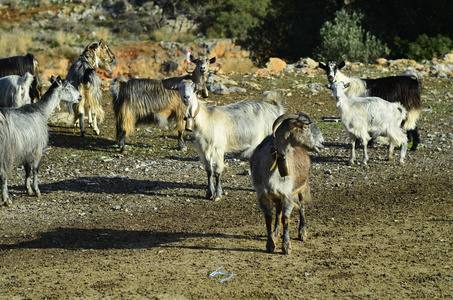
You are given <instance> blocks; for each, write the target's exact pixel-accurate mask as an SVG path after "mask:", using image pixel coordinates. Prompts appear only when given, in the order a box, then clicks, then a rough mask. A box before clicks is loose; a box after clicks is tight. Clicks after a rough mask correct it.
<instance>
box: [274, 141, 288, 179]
mask: <svg viewBox="0 0 453 300" xmlns="http://www.w3.org/2000/svg"><path fill="white" fill-rule="evenodd" d="M269 152H270V153H271V155H272V157H273V158H274V163H273V164H272V166H271V169H270V171H272V170H274V169H275V167H276V166H277V167H278V172H279V173H280V176H281V177H285V176H288V175H290V171H289V167H288V162H287V161H286V157H285V156H284V155H281V154H280V153H278V149H277V147H276V146H275V145H274V143H272V144H271V147H270V149H269Z"/></svg>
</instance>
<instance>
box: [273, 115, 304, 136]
mask: <svg viewBox="0 0 453 300" xmlns="http://www.w3.org/2000/svg"><path fill="white" fill-rule="evenodd" d="M298 117H299V115H298V114H295V113H289V114H283V115H281V116H280V117H278V118H277V119H276V120H275V122H274V125H272V135H273V136H274V137H275V131H277V127H278V126H279V125H280V124H281V123H283V121H285V120H289V119H297V118H298Z"/></svg>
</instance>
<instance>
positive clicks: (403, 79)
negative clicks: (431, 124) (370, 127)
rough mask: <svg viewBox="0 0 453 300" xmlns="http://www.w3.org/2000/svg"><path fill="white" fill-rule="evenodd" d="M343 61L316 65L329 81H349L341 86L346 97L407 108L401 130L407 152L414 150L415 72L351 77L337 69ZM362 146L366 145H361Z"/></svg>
mask: <svg viewBox="0 0 453 300" xmlns="http://www.w3.org/2000/svg"><path fill="white" fill-rule="evenodd" d="M344 66H345V62H344V61H343V62H341V63H339V64H338V63H336V62H334V61H331V62H329V63H328V64H327V65H324V64H323V63H319V67H320V68H322V69H323V70H325V71H326V75H327V79H328V80H329V83H332V82H339V81H342V82H344V83H345V84H346V83H350V86H349V88H347V89H345V91H344V92H345V94H346V96H348V97H368V96H371V97H380V98H382V99H385V100H386V101H389V102H399V103H401V104H402V105H403V107H404V108H405V109H406V111H407V115H406V120H405V121H404V126H403V127H404V130H406V132H407V136H408V138H409V139H410V140H411V141H412V143H413V144H412V147H411V151H415V150H417V146H418V144H419V143H420V135H419V133H418V129H417V120H418V117H419V115H420V111H421V107H422V101H421V91H422V88H421V87H422V85H421V80H420V78H419V77H418V76H417V74H416V73H415V72H405V73H403V75H402V76H389V77H381V78H351V77H347V76H346V75H345V74H343V73H341V72H340V69H341V68H343V67H344ZM364 145H366V144H364Z"/></svg>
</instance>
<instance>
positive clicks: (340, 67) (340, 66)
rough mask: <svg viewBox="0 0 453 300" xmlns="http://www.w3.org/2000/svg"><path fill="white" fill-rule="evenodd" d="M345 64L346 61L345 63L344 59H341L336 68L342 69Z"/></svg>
mask: <svg viewBox="0 0 453 300" xmlns="http://www.w3.org/2000/svg"><path fill="white" fill-rule="evenodd" d="M345 65H346V63H345V62H344V61H342V62H341V63H340V64H339V65H338V69H342V68H343V67H344V66H345Z"/></svg>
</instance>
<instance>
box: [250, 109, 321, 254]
mask: <svg viewBox="0 0 453 300" xmlns="http://www.w3.org/2000/svg"><path fill="white" fill-rule="evenodd" d="M272 131H273V134H272V135H269V136H267V137H266V138H265V139H264V140H263V141H262V142H261V144H259V145H258V147H256V149H255V151H254V152H253V155H252V158H251V159H250V170H251V173H252V182H253V186H254V188H255V190H256V192H257V196H258V203H259V206H260V208H261V210H262V212H263V214H264V217H265V221H266V228H267V244H266V251H267V252H270V253H271V252H274V250H275V247H276V245H275V239H276V237H277V236H278V235H279V233H280V226H281V223H282V222H283V252H284V253H285V254H290V253H291V243H290V237H289V218H290V215H291V212H292V210H293V208H294V207H295V206H296V207H297V206H299V208H300V209H299V214H300V223H299V239H300V240H305V239H306V235H307V231H306V220H305V204H307V203H308V202H310V200H311V195H310V186H309V183H308V175H309V169H310V157H309V155H308V153H307V150H308V151H316V152H319V151H321V150H322V149H323V148H324V146H323V143H324V139H323V137H322V134H321V131H320V130H319V128H318V126H316V124H315V123H313V122H312V121H311V119H310V118H309V117H308V116H307V115H306V114H304V113H299V114H295V113H289V114H284V115H282V116H280V117H278V118H277V119H276V120H275V122H274V124H273V125H272ZM276 165H277V166H278V168H276ZM277 169H278V172H277ZM273 205H275V208H276V217H275V230H274V231H272V210H273V208H272V206H273Z"/></svg>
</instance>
